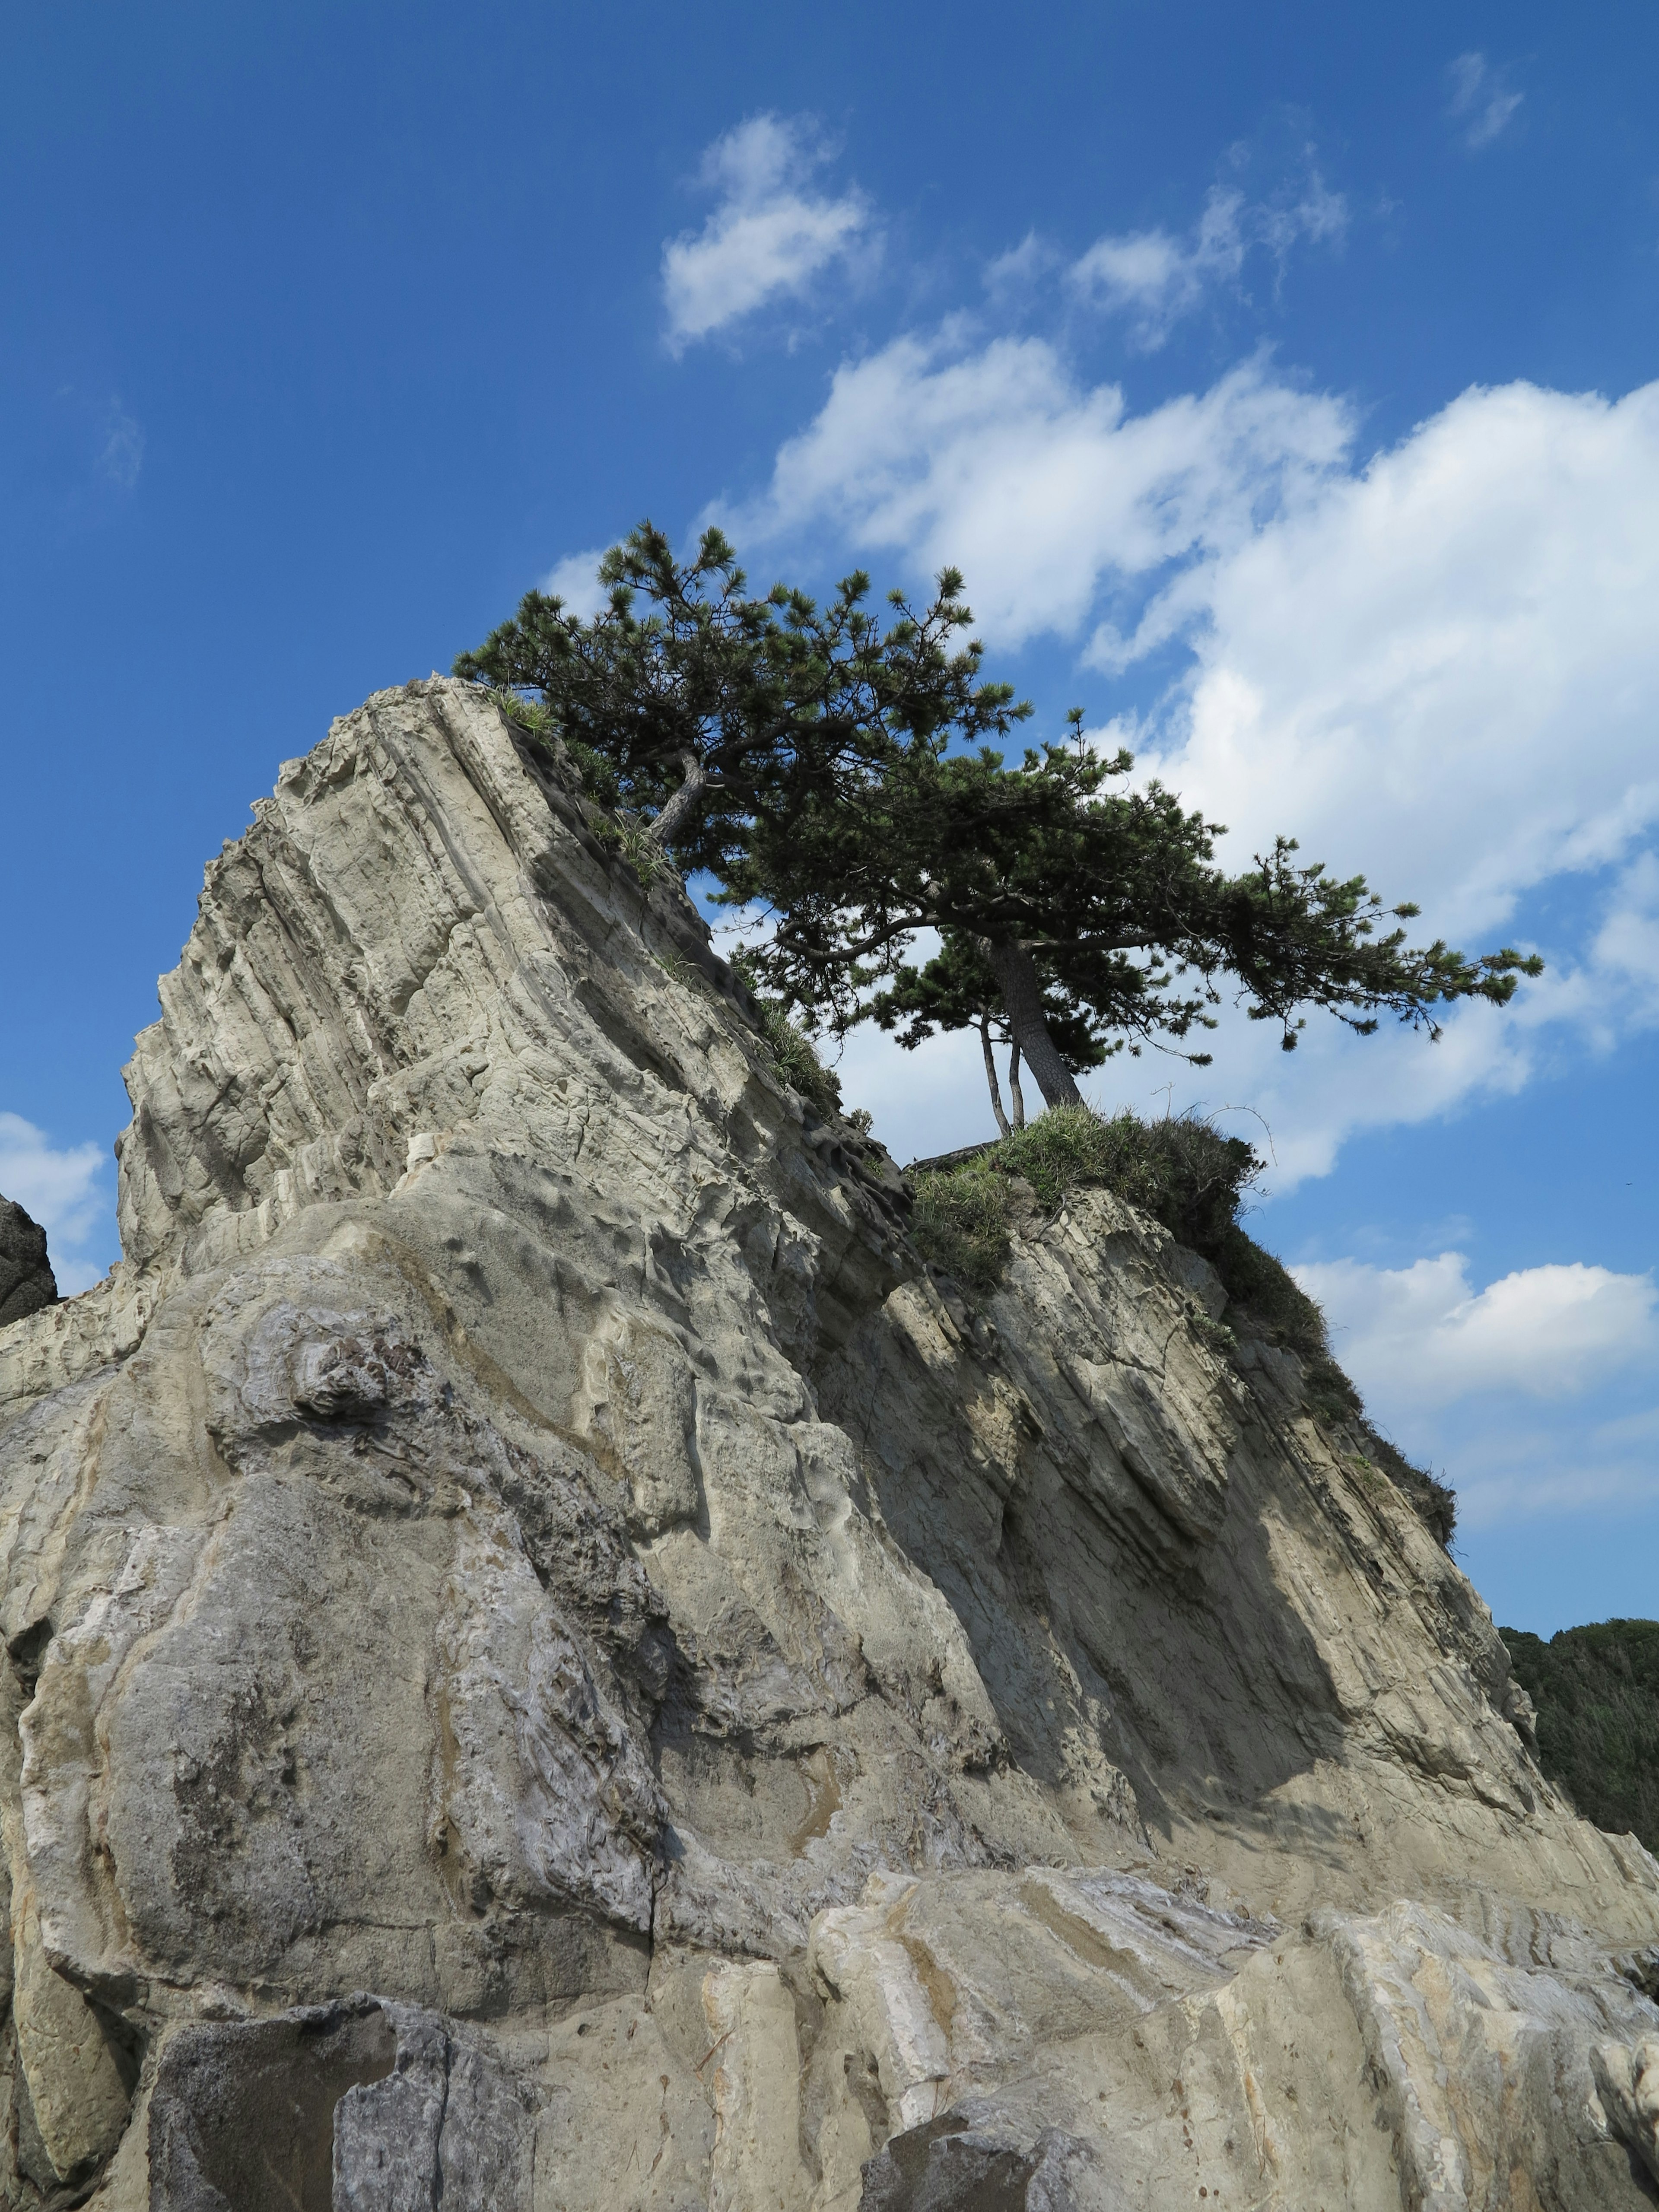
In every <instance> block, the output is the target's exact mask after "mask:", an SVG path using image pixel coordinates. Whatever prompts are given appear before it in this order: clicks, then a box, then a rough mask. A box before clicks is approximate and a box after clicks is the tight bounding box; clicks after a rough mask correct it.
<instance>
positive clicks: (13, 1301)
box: [0, 1198, 58, 1328]
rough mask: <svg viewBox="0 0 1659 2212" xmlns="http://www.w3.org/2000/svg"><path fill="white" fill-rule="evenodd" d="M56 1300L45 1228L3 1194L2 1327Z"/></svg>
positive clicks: (0, 1254) (55, 1281)
mask: <svg viewBox="0 0 1659 2212" xmlns="http://www.w3.org/2000/svg"><path fill="white" fill-rule="evenodd" d="M57 1300H58V1278H57V1277H56V1276H55V1275H54V1274H53V1273H52V1262H51V1261H50V1260H48V1259H47V1257H46V1231H45V1230H44V1229H42V1228H41V1226H40V1223H39V1222H38V1221H32V1220H31V1219H30V1218H29V1217H28V1215H27V1213H25V1212H24V1211H23V1209H22V1207H21V1206H19V1205H18V1203H17V1201H16V1200H15V1199H10V1198H0V1328H5V1326H6V1324H7V1323H8V1322H14V1321H21V1320H22V1319H23V1318H24V1316H26V1315H27V1314H32V1313H39V1311H40V1309H41V1307H42V1306H49V1305H55V1304H57Z"/></svg>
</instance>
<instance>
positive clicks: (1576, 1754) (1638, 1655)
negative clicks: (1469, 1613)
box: [1498, 1620, 1659, 1851]
mask: <svg viewBox="0 0 1659 2212" xmlns="http://www.w3.org/2000/svg"><path fill="white" fill-rule="evenodd" d="M1498 1634H1499V1635H1500V1636H1501V1637H1502V1638H1503V1639H1504V1644H1506V1646H1507V1647H1508V1650H1509V1655H1510V1663H1511V1664H1512V1666H1513V1667H1514V1668H1515V1674H1516V1680H1517V1681H1518V1682H1519V1683H1520V1685H1521V1686H1522V1689H1523V1690H1524V1691H1525V1692H1527V1695H1528V1697H1529V1698H1530V1699H1532V1701H1533V1704H1534V1705H1535V1706H1536V1707H1537V1708H1538V1763H1539V1765H1541V1767H1542V1768H1543V1770H1544V1771H1545V1773H1546V1774H1547V1776H1548V1777H1549V1778H1550V1780H1551V1781H1552V1782H1553V1783H1554V1784H1555V1785H1556V1786H1557V1788H1558V1789H1559V1790H1565V1792H1566V1794H1567V1796H1569V1797H1571V1800H1572V1802H1573V1803H1574V1804H1575V1805H1576V1806H1577V1808H1578V1810H1579V1811H1580V1812H1581V1813H1582V1814H1583V1816H1584V1818H1585V1819H1586V1820H1593V1821H1594V1822H1595V1826H1597V1827H1598V1828H1605V1829H1606V1830H1607V1832H1608V1833H1609V1834H1611V1835H1615V1836H1621V1835H1624V1834H1626V1832H1632V1833H1634V1834H1635V1835H1637V1836H1638V1837H1640V1838H1641V1840H1642V1841H1643V1843H1644V1844H1646V1845H1647V1847H1648V1849H1649V1850H1650V1851H1659V1620H1600V1621H1595V1622H1593V1623H1592V1624H1591V1625H1590V1626H1588V1627H1584V1628H1564V1629H1562V1630H1561V1631H1560V1632H1559V1634H1557V1635H1554V1636H1552V1637H1551V1638H1550V1639H1549V1641H1548V1642H1547V1643H1546V1642H1545V1641H1544V1639H1543V1638H1542V1637H1541V1636H1533V1635H1530V1634H1528V1632H1527V1631H1526V1630H1525V1629H1520V1628H1500V1629H1499V1630H1498Z"/></svg>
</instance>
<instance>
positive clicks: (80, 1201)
mask: <svg viewBox="0 0 1659 2212" xmlns="http://www.w3.org/2000/svg"><path fill="white" fill-rule="evenodd" d="M108 1163H109V1153H108V1152H107V1150H106V1147H104V1146H101V1145H70V1146H63V1147H61V1148H60V1147H59V1146H54V1145H53V1144H52V1140H51V1139H50V1138H49V1137H48V1136H47V1135H46V1132H45V1131H44V1130H43V1129H37V1128H36V1127H34V1125H33V1122H32V1121H25V1120H24V1119H23V1117H22V1115H21V1114H5V1113H0V1193H3V1194H4V1195H5V1196H6V1197H7V1198H9V1199H13V1200H15V1201H16V1203H17V1204H18V1205H19V1206H21V1207H22V1209H23V1211H24V1212H26V1213H27V1214H30V1215H32V1216H33V1218H34V1219H35V1220H36V1221H38V1222H39V1223H40V1226H41V1227H42V1228H43V1229H44V1230H45V1231H46V1244H47V1249H48V1252H49V1254H50V1255H51V1259H52V1271H53V1273H55V1274H56V1276H57V1278H58V1289H59V1291H62V1292H63V1294H64V1297H71V1296H73V1294H74V1293H75V1292H76V1291H84V1290H87V1289H88V1288H89V1287H90V1286H91V1285H92V1284H94V1283H95V1282H96V1281H97V1280H98V1278H99V1276H100V1273H102V1270H101V1269H100V1267H96V1266H95V1265H94V1263H93V1262H92V1261H91V1260H89V1259H88V1257H87V1255H86V1253H85V1250H84V1249H83V1248H84V1247H85V1246H86V1245H87V1244H88V1243H89V1242H90V1241H91V1240H92V1239H93V1237H94V1236H95V1235H96V1233H97V1232H98V1231H100V1229H102V1228H104V1227H105V1226H106V1220H107V1210H108V1206H109V1198H108V1194H107V1192H106V1190H104V1189H102V1188H100V1183H99V1178H100V1176H101V1175H102V1173H103V1170H105V1168H106V1166H107V1165H108Z"/></svg>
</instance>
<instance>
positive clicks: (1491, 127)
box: [1447, 53, 1526, 154]
mask: <svg viewBox="0 0 1659 2212" xmlns="http://www.w3.org/2000/svg"><path fill="white" fill-rule="evenodd" d="M1447 74H1448V76H1449V79H1450V82H1451V97H1450V100H1449V103H1448V112H1449V114H1450V115H1451V116H1452V117H1453V118H1454V119H1455V121H1456V123H1457V124H1458V125H1459V129H1460V132H1461V135H1462V140H1463V143H1464V144H1465V145H1466V146H1467V147H1468V149H1470V151H1471V152H1472V153H1477V154H1478V153H1480V151H1481V149H1483V148H1484V147H1487V146H1490V145H1491V144H1492V143H1493V141H1494V140H1495V139H1497V138H1498V137H1501V136H1502V135H1503V133H1504V131H1506V130H1507V129H1508V128H1509V126H1510V123H1511V122H1512V121H1513V120H1514V118H1515V114H1516V110H1517V109H1518V108H1519V106H1520V105H1521V103H1522V100H1524V99H1525V98H1526V94H1524V93H1521V92H1516V90H1515V89H1514V88H1512V87H1511V86H1510V84H1509V83H1508V82H1506V79H1507V76H1508V72H1507V70H1495V69H1494V68H1493V67H1492V64H1491V63H1490V62H1489V61H1488V60H1487V59H1486V56H1485V54H1474V53H1471V54H1459V56H1458V57H1457V59H1456V60H1455V62H1454V63H1453V64H1452V65H1451V68H1450V70H1449V71H1448V73H1447Z"/></svg>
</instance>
